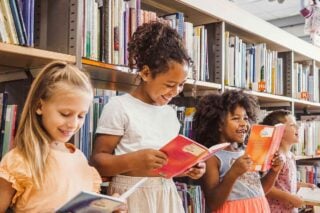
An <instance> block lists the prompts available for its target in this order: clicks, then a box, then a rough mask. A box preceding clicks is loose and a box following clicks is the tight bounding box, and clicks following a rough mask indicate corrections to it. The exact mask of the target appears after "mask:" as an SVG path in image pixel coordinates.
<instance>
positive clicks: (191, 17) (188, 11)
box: [141, 0, 221, 26]
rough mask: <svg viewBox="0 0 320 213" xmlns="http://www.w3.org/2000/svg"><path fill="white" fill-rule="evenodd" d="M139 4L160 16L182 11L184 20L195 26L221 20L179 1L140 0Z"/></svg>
mask: <svg viewBox="0 0 320 213" xmlns="http://www.w3.org/2000/svg"><path fill="white" fill-rule="evenodd" d="M141 4H142V5H141V6H142V8H143V9H145V10H151V11H155V12H156V13H157V15H160V16H161V15H165V14H170V13H175V12H182V13H183V14H184V18H185V21H188V22H191V23H193V24H194V25H195V26H196V25H201V24H208V23H213V22H218V21H221V20H220V19H218V18H216V17H214V16H212V15H208V14H206V13H203V12H201V11H198V10H195V9H193V7H190V6H188V5H186V4H184V3H183V2H181V1H173V0H142V1H141ZM210 4H211V3H210Z"/></svg>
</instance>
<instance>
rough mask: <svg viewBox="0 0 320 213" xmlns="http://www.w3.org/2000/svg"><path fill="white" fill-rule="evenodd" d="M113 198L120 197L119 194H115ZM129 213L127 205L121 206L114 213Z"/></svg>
mask: <svg viewBox="0 0 320 213" xmlns="http://www.w3.org/2000/svg"><path fill="white" fill-rule="evenodd" d="M112 196H113V197H120V195H119V194H118V193H114V194H113V195H112ZM127 212H128V207H127V205H121V206H118V207H117V208H116V209H115V210H114V211H113V212H112V213H127Z"/></svg>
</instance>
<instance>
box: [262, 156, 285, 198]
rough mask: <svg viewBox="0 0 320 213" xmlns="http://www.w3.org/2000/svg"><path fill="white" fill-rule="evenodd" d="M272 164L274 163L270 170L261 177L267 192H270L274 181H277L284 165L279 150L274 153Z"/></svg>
mask: <svg viewBox="0 0 320 213" xmlns="http://www.w3.org/2000/svg"><path fill="white" fill-rule="evenodd" d="M271 164H272V165H271V169H270V170H269V172H268V173H267V174H266V175H265V176H263V177H262V178H261V184H262V187H263V190H264V193H265V194H268V192H269V191H270V190H271V188H272V187H273V186H274V183H275V182H276V180H277V178H278V175H279V173H280V171H281V169H282V167H283V159H282V156H281V155H280V154H279V152H276V153H275V154H274V156H273V159H272V162H271Z"/></svg>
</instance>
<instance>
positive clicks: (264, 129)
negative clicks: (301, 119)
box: [246, 124, 285, 172]
mask: <svg viewBox="0 0 320 213" xmlns="http://www.w3.org/2000/svg"><path fill="white" fill-rule="evenodd" d="M284 129H285V125H284V124H276V125H275V126H267V125H260V124H254V125H252V127H251V133H250V135H249V138H248V144H247V148H246V153H247V154H248V155H249V156H250V157H251V159H252V161H253V170H255V171H263V172H264V171H266V170H268V169H270V167H271V160H272V158H273V155H274V153H275V152H276V151H277V150H278V149H279V146H280V142H281V139H282V135H283V132H284Z"/></svg>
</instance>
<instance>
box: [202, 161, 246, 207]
mask: <svg viewBox="0 0 320 213" xmlns="http://www.w3.org/2000/svg"><path fill="white" fill-rule="evenodd" d="M251 162H252V161H251V160H250V158H249V157H248V156H246V155H244V156H242V157H240V158H238V159H237V160H236V161H235V162H234V164H233V166H232V167H231V169H230V170H229V171H228V172H227V173H226V175H225V176H224V177H223V180H222V181H221V182H220V183H219V164H220V163H219V160H218V159H217V158H216V157H211V158H210V159H208V160H207V171H206V173H205V174H204V175H203V177H202V180H203V181H202V188H203V190H204V194H205V197H206V203H207V205H208V207H209V209H210V211H214V210H217V209H219V208H220V207H221V206H222V205H223V203H224V202H225V201H226V200H227V198H228V196H229V194H230V192H231V191H232V187H233V184H234V183H235V181H236V180H237V178H238V177H239V176H240V175H242V174H243V173H245V172H246V171H248V170H249V169H250V165H251Z"/></svg>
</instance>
